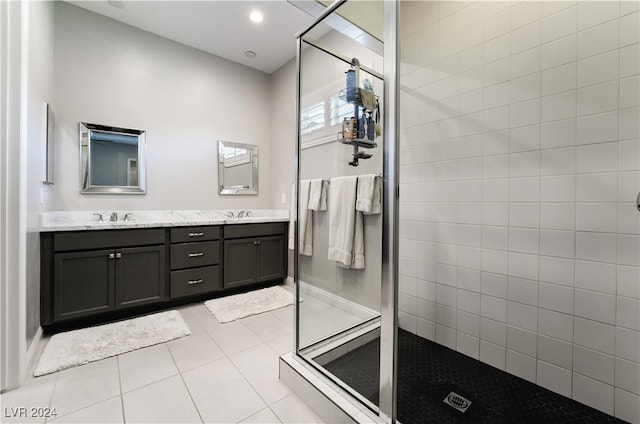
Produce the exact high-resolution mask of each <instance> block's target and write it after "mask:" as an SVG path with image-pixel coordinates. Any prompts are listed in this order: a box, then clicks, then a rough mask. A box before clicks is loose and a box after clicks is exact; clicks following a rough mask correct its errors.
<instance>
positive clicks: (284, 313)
mask: <svg viewBox="0 0 640 424" xmlns="http://www.w3.org/2000/svg"><path fill="white" fill-rule="evenodd" d="M269 314H270V315H273V316H274V317H276V318H278V319H279V320H280V321H282V322H284V323H285V324H287V325H288V326H289V328H291V329H292V330H293V323H294V318H295V316H294V308H293V305H291V306H285V307H284V308H280V309H276V310H273V311H270V312H269Z"/></svg>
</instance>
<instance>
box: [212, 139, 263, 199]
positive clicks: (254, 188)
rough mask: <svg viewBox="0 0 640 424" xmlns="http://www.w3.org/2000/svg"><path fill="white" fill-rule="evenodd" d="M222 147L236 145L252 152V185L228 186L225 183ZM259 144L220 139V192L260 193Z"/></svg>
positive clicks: (238, 193)
mask: <svg viewBox="0 0 640 424" xmlns="http://www.w3.org/2000/svg"><path fill="white" fill-rule="evenodd" d="M222 147H236V148H240V149H246V150H249V151H250V152H251V174H252V177H251V185H248V184H247V185H243V186H226V185H225V183H224V169H225V167H224V157H222V155H221V154H220V151H221V148H222ZM258 160H259V159H258V146H256V145H255V144H243V143H235V142H232V141H224V140H218V194H221V195H257V194H258Z"/></svg>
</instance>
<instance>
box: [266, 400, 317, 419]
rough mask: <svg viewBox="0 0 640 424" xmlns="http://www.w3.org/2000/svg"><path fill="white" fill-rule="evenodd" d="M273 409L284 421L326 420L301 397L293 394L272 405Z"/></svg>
mask: <svg viewBox="0 0 640 424" xmlns="http://www.w3.org/2000/svg"><path fill="white" fill-rule="evenodd" d="M271 410H272V411H273V412H275V414H276V415H277V416H278V418H279V419H280V421H282V422H283V423H291V424H294V423H296V424H298V423H300V424H302V423H313V424H315V423H323V422H324V421H322V419H320V417H318V416H317V415H316V414H315V413H314V412H313V411H312V410H311V409H310V408H309V407H308V406H307V405H306V404H305V403H304V402H303V401H302V400H300V398H298V397H297V396H296V395H293V394H292V395H289V396H287V397H286V398H284V399H282V400H280V401H278V402H276V403H274V404H273V405H271Z"/></svg>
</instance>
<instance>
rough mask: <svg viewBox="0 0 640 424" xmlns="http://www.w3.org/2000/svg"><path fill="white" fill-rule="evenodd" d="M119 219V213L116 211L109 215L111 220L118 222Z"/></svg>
mask: <svg viewBox="0 0 640 424" xmlns="http://www.w3.org/2000/svg"><path fill="white" fill-rule="evenodd" d="M117 220H118V214H117V213H115V212H111V216H110V217H109V221H111V222H116V221H117Z"/></svg>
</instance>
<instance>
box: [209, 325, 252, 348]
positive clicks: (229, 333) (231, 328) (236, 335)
mask: <svg viewBox="0 0 640 424" xmlns="http://www.w3.org/2000/svg"><path fill="white" fill-rule="evenodd" d="M207 332H208V333H209V334H210V335H211V338H212V339H213V340H215V341H216V344H218V346H220V348H221V349H222V350H223V352H224V353H225V354H226V355H233V354H234V353H236V352H240V351H241V350H245V349H248V348H250V347H253V346H257V345H259V344H261V343H262V339H261V338H260V337H258V336H256V335H255V334H254V333H253V332H252V331H251V330H249V329H248V328H247V327H246V326H244V325H243V324H242V323H240V322H238V321H234V322H230V323H227V324H223V325H221V326H219V327H216V328H207Z"/></svg>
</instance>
